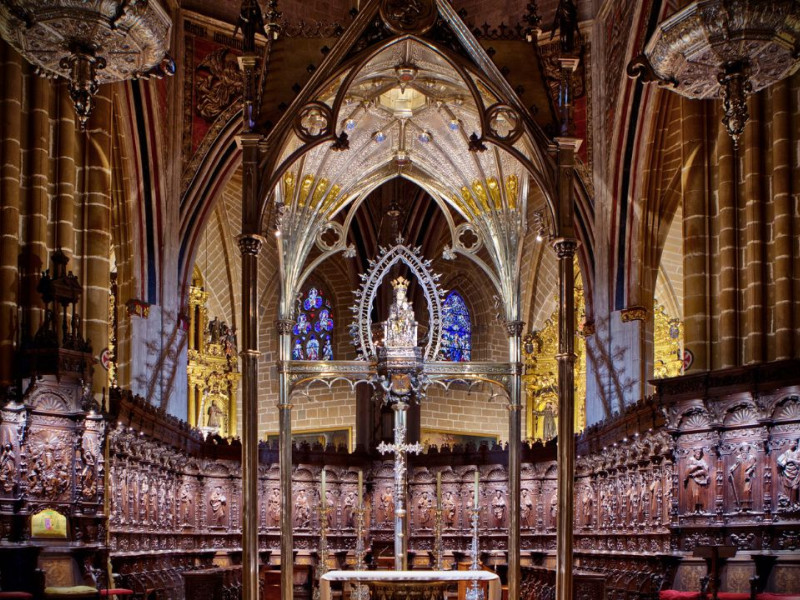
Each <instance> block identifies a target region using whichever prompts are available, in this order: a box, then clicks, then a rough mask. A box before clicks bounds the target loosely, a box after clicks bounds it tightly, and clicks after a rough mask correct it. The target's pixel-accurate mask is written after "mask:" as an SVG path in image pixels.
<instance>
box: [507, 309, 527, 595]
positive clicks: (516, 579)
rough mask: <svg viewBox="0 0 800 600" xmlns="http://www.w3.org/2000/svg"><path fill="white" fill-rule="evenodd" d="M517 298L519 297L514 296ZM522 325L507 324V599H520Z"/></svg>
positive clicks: (517, 322) (514, 322) (515, 323)
mask: <svg viewBox="0 0 800 600" xmlns="http://www.w3.org/2000/svg"><path fill="white" fill-rule="evenodd" d="M517 296H518V297H519V294H518V295H517ZM524 325H525V324H524V323H523V322H522V321H508V322H506V332H507V333H508V361H509V362H510V363H511V366H512V369H513V375H512V376H511V386H510V398H509V404H508V498H509V507H508V508H509V511H508V597H509V598H519V597H520V579H521V572H520V564H519V563H520V560H519V558H520V522H519V519H520V494H521V487H522V486H521V478H522V459H521V456H520V454H521V451H522V448H521V443H522V442H521V439H522V345H521V341H522V340H521V338H522V328H523V327H524Z"/></svg>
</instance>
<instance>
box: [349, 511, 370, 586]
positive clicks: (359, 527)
mask: <svg viewBox="0 0 800 600" xmlns="http://www.w3.org/2000/svg"><path fill="white" fill-rule="evenodd" d="M364 515H365V511H364V503H363V502H361V503H360V504H359V505H358V508H357V509H356V571H366V570H367V564H366V562H364V558H365V557H366V555H367V544H366V540H365V539H364V538H365V531H366V528H365V527H364ZM350 598H351V600H368V599H369V589H368V588H367V586H366V585H363V584H360V583H356V584H355V585H353V590H352V591H351V593H350Z"/></svg>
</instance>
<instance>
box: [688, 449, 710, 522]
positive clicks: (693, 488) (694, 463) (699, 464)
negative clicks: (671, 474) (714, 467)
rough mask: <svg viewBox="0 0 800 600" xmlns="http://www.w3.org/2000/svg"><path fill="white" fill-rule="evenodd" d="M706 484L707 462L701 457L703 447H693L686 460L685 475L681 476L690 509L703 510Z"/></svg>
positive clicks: (707, 480)
mask: <svg viewBox="0 0 800 600" xmlns="http://www.w3.org/2000/svg"><path fill="white" fill-rule="evenodd" d="M708 484H709V478H708V463H707V462H706V460H705V459H704V458H703V449H702V448H695V450H694V453H693V454H692V456H690V457H689V460H688V461H686V476H685V477H684V478H683V487H684V489H686V496H687V498H688V501H689V509H690V510H693V511H694V512H696V513H701V512H703V511H704V510H705V493H706V491H705V490H706V488H707V487H708Z"/></svg>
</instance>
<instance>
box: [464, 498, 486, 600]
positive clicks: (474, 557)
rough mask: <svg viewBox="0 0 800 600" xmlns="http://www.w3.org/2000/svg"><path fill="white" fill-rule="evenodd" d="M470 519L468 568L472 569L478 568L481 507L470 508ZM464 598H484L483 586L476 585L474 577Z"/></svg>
mask: <svg viewBox="0 0 800 600" xmlns="http://www.w3.org/2000/svg"><path fill="white" fill-rule="evenodd" d="M469 512H470V521H471V522H472V547H471V548H470V552H469V555H470V559H471V562H470V569H471V570H473V571H477V570H478V566H479V565H478V521H479V520H480V515H481V509H480V507H479V506H476V507H474V508H472V509H470V511H469ZM464 598H465V600H484V596H483V588H481V587H480V586H479V585H478V581H477V580H476V579H473V580H472V584H471V585H470V586H469V589H467V593H466V595H465V596H464Z"/></svg>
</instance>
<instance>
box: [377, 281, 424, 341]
mask: <svg viewBox="0 0 800 600" xmlns="http://www.w3.org/2000/svg"><path fill="white" fill-rule="evenodd" d="M408 283H409V282H408V280H407V279H405V278H403V277H398V278H397V279H395V280H394V281H392V287H393V288H394V302H392V305H391V307H389V318H388V319H387V321H386V324H385V325H384V343H385V345H386V347H387V348H413V347H415V346H416V345H417V322H416V321H415V320H414V309H413V308H412V307H411V303H410V302H409V301H408V298H407V297H406V292H407V291H408Z"/></svg>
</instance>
